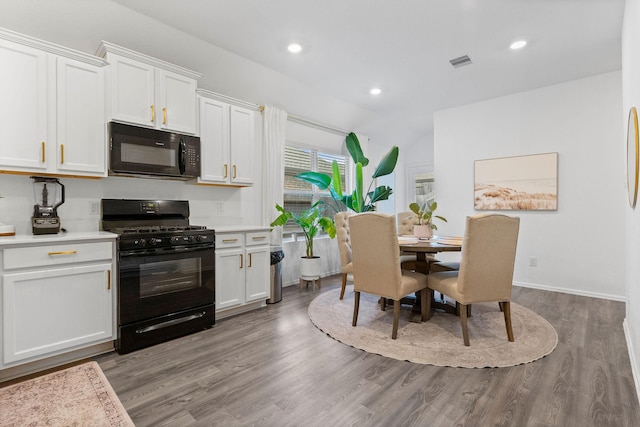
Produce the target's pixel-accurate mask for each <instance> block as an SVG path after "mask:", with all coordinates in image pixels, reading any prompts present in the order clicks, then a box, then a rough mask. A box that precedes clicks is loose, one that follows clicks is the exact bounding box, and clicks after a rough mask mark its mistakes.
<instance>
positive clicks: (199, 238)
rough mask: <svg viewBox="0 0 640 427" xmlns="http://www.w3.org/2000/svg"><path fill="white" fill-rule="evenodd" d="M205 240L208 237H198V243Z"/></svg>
mask: <svg viewBox="0 0 640 427" xmlns="http://www.w3.org/2000/svg"><path fill="white" fill-rule="evenodd" d="M205 239H206V236H202V235H198V236H196V242H202V241H203V240H205Z"/></svg>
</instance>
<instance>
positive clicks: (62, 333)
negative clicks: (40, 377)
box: [0, 241, 114, 367]
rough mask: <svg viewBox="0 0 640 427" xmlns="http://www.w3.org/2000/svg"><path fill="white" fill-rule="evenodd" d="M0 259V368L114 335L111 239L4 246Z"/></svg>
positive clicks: (108, 339) (110, 337)
mask: <svg viewBox="0 0 640 427" xmlns="http://www.w3.org/2000/svg"><path fill="white" fill-rule="evenodd" d="M25 260H26V261H25ZM2 261H3V263H2V293H1V295H2V321H1V324H2V329H1V333H2V361H1V363H0V367H7V366H14V365H18V364H21V363H27V362H31V361H34V360H38V359H42V358H45V357H48V356H53V355H58V354H61V353H64V352H67V351H72V350H76V349H79V348H83V347H86V346H90V345H93V344H98V343H102V342H107V341H111V340H113V339H114V326H113V325H114V321H113V319H114V317H113V301H114V299H113V297H114V295H113V292H114V284H113V283H112V280H113V277H112V274H111V272H112V271H113V243H112V241H109V242H94V243H81V242H77V243H67V244H56V245H44V246H29V247H20V248H7V249H3V250H2Z"/></svg>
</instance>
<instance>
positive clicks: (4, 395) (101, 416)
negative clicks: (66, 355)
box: [0, 362, 134, 427]
mask: <svg viewBox="0 0 640 427" xmlns="http://www.w3.org/2000/svg"><path fill="white" fill-rule="evenodd" d="M0 425H2V426H92V427H98V426H105V427H106V426H109V427H111V426H133V425H134V424H133V422H132V421H131V418H129V415H128V414H127V411H126V410H125V409H124V407H123V406H122V403H121V402H120V400H119V399H118V396H116V393H115V392H114V391H113V389H112V388H111V385H110V384H109V381H107V378H106V377H105V376H104V373H103V372H102V370H101V369H100V366H99V365H98V364H97V363H96V362H88V363H84V364H82V365H77V366H73V367H71V368H68V369H64V370H60V371H56V372H53V373H50V374H47V375H43V376H40V377H36V378H33V379H30V380H26V381H23V382H20V383H16V384H13V385H10V386H7V387H4V388H0Z"/></svg>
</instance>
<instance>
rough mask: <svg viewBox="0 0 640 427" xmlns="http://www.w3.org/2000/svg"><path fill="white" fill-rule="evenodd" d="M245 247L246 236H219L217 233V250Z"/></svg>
mask: <svg viewBox="0 0 640 427" xmlns="http://www.w3.org/2000/svg"><path fill="white" fill-rule="evenodd" d="M241 246H244V234H242V233H229V234H218V233H216V249H224V248H237V247H241Z"/></svg>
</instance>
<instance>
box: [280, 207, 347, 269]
mask: <svg viewBox="0 0 640 427" xmlns="http://www.w3.org/2000/svg"><path fill="white" fill-rule="evenodd" d="M276 209H277V210H278V212H280V215H279V216H278V217H277V218H276V219H275V220H273V222H272V223H271V226H272V227H277V226H283V225H285V224H286V223H287V222H288V221H289V220H293V221H294V222H295V223H296V224H297V225H298V226H300V228H302V232H303V234H304V240H305V245H306V252H305V253H306V256H304V257H302V258H301V263H300V276H301V277H302V278H303V279H309V280H311V279H317V278H319V277H320V257H318V256H314V254H313V239H314V238H315V237H316V235H317V234H318V232H319V231H320V229H322V230H324V231H325V232H326V233H327V234H328V235H329V237H330V238H332V239H333V238H334V237H335V235H336V226H335V224H334V222H333V219H332V218H330V217H326V216H323V213H324V209H325V207H324V203H323V202H322V201H318V202H316V203H314V204H313V205H312V206H311V207H310V208H309V209H307V210H305V211H302V212H301V213H300V214H296V213H294V212H289V211H286V210H285V209H284V208H283V207H282V206H280V205H279V204H277V203H276Z"/></svg>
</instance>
